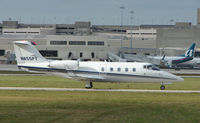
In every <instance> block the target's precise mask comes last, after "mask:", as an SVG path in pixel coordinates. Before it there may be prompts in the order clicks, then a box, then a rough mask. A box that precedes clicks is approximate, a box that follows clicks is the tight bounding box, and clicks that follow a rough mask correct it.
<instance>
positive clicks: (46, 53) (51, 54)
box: [39, 50, 58, 57]
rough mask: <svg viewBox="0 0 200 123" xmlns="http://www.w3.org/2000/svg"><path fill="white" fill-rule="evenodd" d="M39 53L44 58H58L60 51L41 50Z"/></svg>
mask: <svg viewBox="0 0 200 123" xmlns="http://www.w3.org/2000/svg"><path fill="white" fill-rule="evenodd" d="M39 52H40V54H41V55H42V56H44V57H58V51H56V50H40V51H39Z"/></svg>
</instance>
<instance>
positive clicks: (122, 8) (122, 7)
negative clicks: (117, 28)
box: [120, 6, 125, 49]
mask: <svg viewBox="0 0 200 123" xmlns="http://www.w3.org/2000/svg"><path fill="white" fill-rule="evenodd" d="M120 9H121V49H122V40H123V37H122V28H123V10H124V9H125V7H124V6H121V7H120Z"/></svg>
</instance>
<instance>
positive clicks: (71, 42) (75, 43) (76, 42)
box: [69, 41, 85, 45]
mask: <svg viewBox="0 0 200 123" xmlns="http://www.w3.org/2000/svg"><path fill="white" fill-rule="evenodd" d="M69 45H85V41H69Z"/></svg>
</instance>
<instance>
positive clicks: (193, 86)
mask: <svg viewBox="0 0 200 123" xmlns="http://www.w3.org/2000/svg"><path fill="white" fill-rule="evenodd" d="M84 85H85V83H84V82H81V81H76V80H70V79H66V78H61V77H55V76H30V75H29V76H0V87H51V88H84ZM93 85H94V88H99V89H102V88H112V89H119V88H123V89H159V87H160V83H100V82H94V83H93ZM166 89H168V90H200V78H185V81H184V82H180V83H173V84H170V85H166Z"/></svg>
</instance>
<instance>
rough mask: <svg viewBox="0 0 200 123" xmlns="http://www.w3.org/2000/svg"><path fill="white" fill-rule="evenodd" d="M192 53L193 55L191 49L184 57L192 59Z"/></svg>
mask: <svg viewBox="0 0 200 123" xmlns="http://www.w3.org/2000/svg"><path fill="white" fill-rule="evenodd" d="M193 53H194V51H193V49H190V50H188V51H187V52H186V53H185V56H186V57H193Z"/></svg>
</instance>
